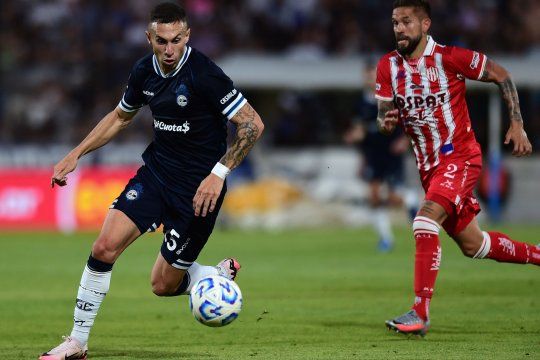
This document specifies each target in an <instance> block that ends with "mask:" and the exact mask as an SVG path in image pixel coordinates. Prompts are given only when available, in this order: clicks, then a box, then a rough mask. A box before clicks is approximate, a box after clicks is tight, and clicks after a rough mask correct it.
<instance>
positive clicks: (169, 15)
mask: <svg viewBox="0 0 540 360" xmlns="http://www.w3.org/2000/svg"><path fill="white" fill-rule="evenodd" d="M154 22H157V23H159V24H170V23H174V22H185V23H186V24H187V17H186V11H185V10H184V8H183V7H181V6H180V5H178V4H176V3H173V2H162V3H160V4H158V5H156V6H155V7H154V8H153V9H152V11H151V12H150V23H154Z"/></svg>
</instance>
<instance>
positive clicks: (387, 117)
mask: <svg viewBox="0 0 540 360" xmlns="http://www.w3.org/2000/svg"><path fill="white" fill-rule="evenodd" d="M398 115H399V110H398V109H393V110H389V111H387V112H386V113H384V119H383V120H382V121H379V129H380V130H381V132H382V133H383V134H390V133H392V132H393V131H394V129H395V128H396V125H397V123H398Z"/></svg>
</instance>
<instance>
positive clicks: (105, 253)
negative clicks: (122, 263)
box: [92, 238, 120, 264]
mask: <svg viewBox="0 0 540 360" xmlns="http://www.w3.org/2000/svg"><path fill="white" fill-rule="evenodd" d="M111 243H112V241H107V239H105V238H99V239H98V240H96V242H94V245H93V246H92V256H93V257H94V258H96V259H98V260H101V261H103V262H106V263H110V264H112V263H114V262H115V261H116V259H117V258H118V256H119V255H120V254H119V252H118V250H117V249H115V248H114V247H113V246H111V245H110V244H111Z"/></svg>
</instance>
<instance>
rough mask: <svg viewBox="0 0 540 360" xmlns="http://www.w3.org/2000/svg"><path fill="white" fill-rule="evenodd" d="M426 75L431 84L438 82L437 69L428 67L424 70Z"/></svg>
mask: <svg viewBox="0 0 540 360" xmlns="http://www.w3.org/2000/svg"><path fill="white" fill-rule="evenodd" d="M426 75H427V78H428V79H429V81H431V82H436V81H438V80H439V70H438V69H437V68H434V67H428V68H427V69H426Z"/></svg>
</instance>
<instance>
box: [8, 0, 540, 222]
mask: <svg viewBox="0 0 540 360" xmlns="http://www.w3.org/2000/svg"><path fill="white" fill-rule="evenodd" d="M154 3H155V2H154V1H145V0H130V1H118V0H108V1H90V0H44V1H33V0H19V1H3V2H2V4H1V5H0V6H1V12H0V20H1V27H2V32H1V39H2V41H1V44H2V48H1V57H0V60H1V62H0V66H1V69H0V71H1V88H0V149H1V151H0V179H1V181H0V228H11V229H17V228H20V227H24V228H29V227H30V228H36V229H38V228H46V229H58V228H60V229H63V230H66V231H69V230H75V229H83V228H90V229H92V228H96V227H97V226H99V224H100V223H101V219H102V218H103V215H104V213H105V211H106V209H107V206H108V204H109V202H110V201H111V200H112V199H113V198H114V197H115V196H116V195H117V194H118V192H119V190H120V189H121V188H122V186H123V185H124V181H125V179H126V178H129V177H130V176H131V174H132V170H133V169H134V168H136V167H137V166H138V164H140V153H141V152H142V150H143V149H144V147H145V146H146V144H147V143H148V141H149V139H150V138H151V133H152V130H151V125H150V124H151V114H150V113H149V111H148V110H145V111H141V113H140V114H139V115H138V118H137V120H136V121H135V122H134V123H133V124H132V126H131V127H130V128H128V129H127V130H126V131H125V132H123V133H122V134H121V135H120V136H119V137H118V138H117V139H116V140H115V141H114V143H113V144H111V145H109V146H107V147H105V148H104V149H102V150H100V151H97V152H95V153H94V154H91V155H90V156H87V157H86V158H85V159H84V161H83V162H82V166H81V167H80V169H79V171H78V172H77V173H76V174H74V175H72V176H71V178H70V186H69V187H67V188H66V189H62V191H61V192H58V191H56V190H55V191H51V190H50V189H49V188H48V181H49V180H48V178H49V176H50V173H51V171H52V165H53V164H54V163H55V162H56V161H58V160H59V159H60V158H61V157H62V156H63V155H64V154H65V153H66V152H67V151H69V150H70V149H71V148H72V147H73V146H74V145H76V144H77V143H78V142H79V141H80V140H81V139H82V138H83V137H84V136H85V135H86V134H87V132H88V131H89V130H90V129H91V128H92V127H93V126H94V125H95V123H96V122H97V121H98V120H99V119H100V118H101V117H102V116H103V115H104V114H105V113H106V112H108V111H109V110H110V109H112V108H114V107H115V106H116V104H117V103H118V101H119V99H120V97H121V94H122V92H123V88H124V86H125V84H126V80H127V76H128V74H129V70H130V67H131V65H132V64H133V62H134V61H135V60H136V59H138V58H139V57H141V56H142V55H143V54H145V53H146V52H148V51H149V48H148V45H147V43H146V39H145V35H144V30H145V26H146V23H147V15H148V12H149V9H150V8H151V6H152V5H153V4H154ZM184 5H185V7H186V9H187V12H188V15H189V20H190V26H191V28H192V37H191V45H192V46H194V47H196V48H198V49H200V50H202V51H203V52H205V53H206V54H208V55H209V56H211V57H212V58H214V59H215V61H216V62H217V63H218V64H219V65H220V66H221V67H222V68H223V69H224V70H225V72H226V73H228V74H229V75H230V76H231V78H232V79H233V80H234V81H235V83H236V84H237V86H238V87H239V88H241V89H242V91H243V92H244V94H246V96H247V97H248V99H249V101H250V102H251V103H252V104H253V105H254V106H255V108H256V109H258V111H259V112H260V114H261V115H262V118H263V119H264V121H265V123H266V129H267V130H266V133H265V135H264V137H263V139H262V143H261V144H260V145H258V146H257V147H256V150H255V151H254V152H253V154H251V155H250V157H249V159H248V161H247V162H246V163H245V164H244V166H243V167H242V169H239V170H237V171H235V174H234V176H233V177H232V178H231V179H230V180H231V181H230V183H231V191H230V193H229V194H230V196H229V202H228V204H227V207H226V211H224V213H223V214H222V215H223V216H222V221H224V222H226V223H227V224H232V225H242V226H249V227H261V226H262V227H268V228H276V227H277V228H280V227H287V226H312V225H319V226H320V225H330V224H334V225H362V224H365V223H366V221H368V220H367V217H366V216H363V214H364V213H365V211H366V207H363V206H362V204H363V203H364V202H365V195H366V194H365V189H366V188H365V185H364V184H362V182H361V181H360V180H359V179H358V177H357V172H358V168H359V165H360V163H359V161H358V156H357V153H356V151H355V149H353V148H350V147H347V146H345V145H344V144H343V142H342V134H343V132H344V131H345V129H346V128H347V127H348V126H349V124H350V122H351V119H352V118H353V117H354V116H355V114H354V109H355V106H354V105H355V103H356V101H357V99H359V97H360V94H361V84H362V74H363V73H362V66H363V64H364V63H365V62H366V61H373V60H374V59H376V57H377V56H379V55H381V54H383V53H384V52H387V51H389V50H391V49H392V48H393V47H394V41H393V35H392V32H391V31H392V29H391V25H390V21H389V18H390V13H391V1H385V2H382V1H372V0H364V1H352V0H334V1H328V0H302V1H293V0H245V1H218V0H188V1H185V2H184ZM432 6H433V9H434V14H433V18H434V23H433V26H432V34H433V36H434V38H435V39H436V40H437V41H438V42H440V43H443V44H456V45H461V46H466V47H471V48H474V49H479V50H481V51H484V52H485V53H487V54H488V56H490V57H493V58H494V59H496V60H498V61H500V62H501V63H502V64H504V65H505V66H506V67H507V68H509V69H510V71H511V72H512V73H513V75H514V77H515V79H516V82H517V85H518V88H519V93H520V98H521V106H522V111H523V115H524V118H525V127H526V130H527V132H528V134H529V136H530V139H531V141H532V143H533V146H534V148H535V149H536V150H535V151H536V153H535V155H534V156H533V157H532V158H529V159H512V160H511V161H510V159H509V154H508V149H506V148H501V139H502V137H503V136H504V130H505V129H506V126H507V117H506V110H505V109H504V107H502V105H501V102H500V99H499V96H498V94H497V88H496V87H495V86H484V85H479V84H472V83H471V84H470V88H469V95H468V102H469V107H470V112H471V117H472V119H473V122H474V128H475V130H476V134H477V137H478V140H479V141H480V142H481V144H482V146H483V147H484V150H485V151H486V152H485V153H486V164H487V163H489V162H490V161H491V163H492V165H493V168H494V169H496V170H497V169H500V167H499V166H498V164H499V162H498V161H497V160H498V159H502V168H503V169H507V171H508V173H509V175H510V176H509V178H510V179H511V181H507V180H508V179H507V178H506V177H503V179H502V180H497V178H493V176H492V177H486V180H491V182H490V181H487V182H485V184H484V185H485V186H484V189H483V193H485V194H484V195H489V194H490V192H489V191H488V190H489V189H492V190H493V189H502V194H499V191H495V192H493V191H491V194H492V195H496V196H495V197H494V199H495V200H496V199H497V198H498V197H499V198H500V197H501V196H502V198H503V200H507V201H506V202H505V204H504V205H505V206H504V207H502V208H499V207H498V202H497V201H492V203H491V205H492V206H491V212H490V214H491V217H492V219H494V220H499V219H502V220H507V221H511V222H530V221H537V220H539V219H540V211H538V210H537V204H538V203H539V202H540V192H538V191H537V189H538V187H537V186H538V185H537V179H538V178H540V162H539V160H538V157H537V154H538V148H540V73H539V72H538V71H537V65H538V63H539V62H540V26H539V25H538V22H537V19H538V17H539V15H540V3H539V2H538V1H533V0H515V1H502V0H478V1H471V0H467V1H451V2H448V1H442V0H437V1H432ZM488 154H490V155H488ZM488 160H489V161H488ZM407 164H408V166H407V174H408V176H407V182H408V183H410V184H411V186H415V187H418V181H417V178H416V176H417V175H416V170H415V166H414V161H413V159H412V154H411V155H409V157H408V162H407ZM492 173H493V174H499V173H500V171H493V172H492ZM494 181H495V182H497V181H498V183H502V184H503V186H495V185H493V184H495V182H494ZM490 183H491V184H492V185H491V186H490V185H489V184H490ZM507 185H508V186H507ZM418 190H419V189H418ZM506 190H508V192H506ZM419 193H420V191H419ZM506 195H507V198H506V199H504V197H505V196H506ZM320 205H323V206H320ZM484 207H485V208H486V206H484ZM499 210H502V212H501V211H499ZM402 218H403V219H404V217H402ZM398 219H400V216H399V215H398Z"/></svg>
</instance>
